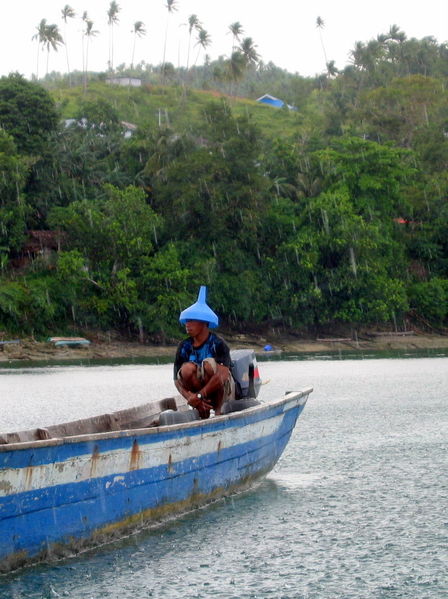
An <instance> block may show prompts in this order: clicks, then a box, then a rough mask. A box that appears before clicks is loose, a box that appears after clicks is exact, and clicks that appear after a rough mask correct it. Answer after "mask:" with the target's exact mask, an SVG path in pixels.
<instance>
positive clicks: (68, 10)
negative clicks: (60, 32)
mask: <svg viewBox="0 0 448 599" xmlns="http://www.w3.org/2000/svg"><path fill="white" fill-rule="evenodd" d="M61 15H62V20H63V21H64V29H65V55H66V58H67V75H68V82H69V85H70V86H71V84H72V80H71V73H70V62H69V58H68V42H67V20H68V19H73V18H74V17H75V16H76V13H75V11H74V10H73V8H72V7H71V6H69V5H68V4H66V5H65V6H64V8H63V9H62V10H61Z"/></svg>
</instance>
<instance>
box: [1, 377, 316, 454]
mask: <svg viewBox="0 0 448 599" xmlns="http://www.w3.org/2000/svg"><path fill="white" fill-rule="evenodd" d="M312 391H313V387H305V388H304V389H302V390H300V391H290V392H288V393H287V394H286V395H285V396H284V397H282V398H280V399H277V400H273V401H270V402H269V403H260V404H259V405H256V406H252V407H250V408H245V409H243V410H239V411H236V412H230V413H229V414H222V415H220V416H215V417H214V418H212V419H206V420H193V421H190V422H182V423H179V424H168V425H164V426H154V427H143V428H127V429H122V430H115V431H104V432H98V433H84V434H78V435H73V436H66V437H52V438H50V439H39V440H35V441H20V442H15V443H5V444H0V453H7V452H11V451H20V450H26V449H34V448H35V449H41V448H45V447H55V446H58V445H65V444H75V443H85V442H89V441H100V440H103V439H104V440H107V439H117V438H120V437H141V436H144V435H161V434H166V433H167V432H171V431H173V432H174V431H179V430H185V431H187V430H194V429H196V428H200V427H204V426H206V425H214V424H215V423H216V424H219V423H223V422H226V421H232V420H237V419H239V418H245V417H246V416H247V415H249V414H253V413H255V412H260V413H261V412H263V411H267V410H269V409H271V408H273V407H277V406H279V405H281V404H283V403H287V402H288V401H291V400H292V399H294V398H296V399H300V398H302V397H305V398H306V399H307V398H308V395H310V393H312ZM306 399H305V401H306ZM304 403H305V402H304ZM142 405H145V404H142ZM134 407H138V406H134ZM130 409H132V408H130ZM120 411H124V410H120ZM114 413H115V412H112V414H114ZM61 424H68V423H61Z"/></svg>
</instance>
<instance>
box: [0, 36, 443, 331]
mask: <svg viewBox="0 0 448 599" xmlns="http://www.w3.org/2000/svg"><path fill="white" fill-rule="evenodd" d="M447 55H448V51H447V48H446V46H445V45H441V46H439V45H437V44H436V43H435V41H434V40H432V38H426V39H424V40H406V38H405V36H404V37H403V36H401V37H400V36H398V35H397V32H396V31H395V36H393V35H389V36H382V37H381V36H379V38H378V39H377V40H373V41H372V42H369V43H367V44H362V43H360V44H357V46H356V47H355V49H354V50H353V64H352V65H350V66H348V67H346V68H345V69H344V70H343V71H341V72H339V73H338V72H336V70H335V69H334V68H333V69H331V68H330V67H331V66H332V65H327V67H328V72H327V73H325V74H324V75H322V76H320V77H316V78H309V79H306V78H302V77H300V76H298V75H291V74H288V73H286V72H285V71H282V70H281V69H277V68H276V67H274V65H262V66H261V67H259V68H258V69H257V68H255V66H254V65H248V64H245V65H242V69H243V72H240V73H239V75H238V77H236V76H235V77H234V79H233V80H231V81H230V82H229V77H227V80H224V79H225V78H223V75H222V71H223V69H224V67H226V68H227V67H228V65H227V66H226V65H223V64H222V65H219V64H215V65H205V66H204V67H201V68H196V67H195V68H194V69H190V72H189V73H185V72H179V73H177V74H176V71H175V70H174V74H173V75H172V80H173V81H172V85H166V86H164V87H157V88H156V87H150V86H142V87H141V88H138V89H131V88H111V87H110V86H107V85H106V84H104V83H99V82H96V83H95V82H93V83H92V82H91V83H90V84H89V88H88V89H87V91H86V90H83V89H80V88H75V87H69V86H67V85H60V86H59V87H58V88H57V89H53V91H51V94H52V95H50V93H49V92H48V91H45V89H44V88H43V87H41V86H40V85H38V84H37V83H31V82H29V81H26V80H25V79H23V78H22V77H20V76H19V75H17V74H15V75H10V76H9V77H4V78H2V79H0V267H1V269H2V270H1V273H2V274H1V278H2V281H1V285H0V327H1V328H2V329H3V330H6V331H10V332H17V333H19V332H20V333H34V334H37V335H45V334H47V333H49V332H52V333H54V332H56V331H61V332H62V331H69V330H83V329H87V328H96V329H104V330H107V329H115V330H120V331H122V332H126V333H128V334H130V335H135V336H137V335H139V336H140V337H141V338H143V337H145V336H146V337H151V338H153V339H158V340H166V339H167V338H171V337H173V336H175V335H177V334H178V325H177V317H178V314H179V311H180V310H181V309H182V308H184V307H185V306H186V305H188V304H189V303H191V302H192V301H193V300H194V298H195V295H196V292H197V288H198V286H199V285H200V284H204V283H205V284H207V285H209V288H210V302H211V304H212V305H213V307H214V308H215V309H216V310H217V311H218V312H219V313H220V315H221V316H222V318H223V320H224V323H226V324H227V325H228V326H232V327H234V328H240V329H243V328H244V327H254V328H256V327H260V326H266V325H269V326H275V327H285V328H289V329H294V330H298V331H300V332H304V333H305V332H308V333H310V332H313V333H317V332H320V331H324V330H326V331H329V332H335V331H337V330H343V329H347V330H350V329H352V330H353V329H358V330H359V329H362V328H363V327H366V326H375V327H377V326H383V325H389V326H399V327H401V326H403V322H404V321H405V320H407V321H409V319H411V320H412V321H413V323H414V324H418V325H419V326H424V327H427V328H430V329H433V330H438V331H443V330H444V327H446V326H447V323H448V236H447V230H448V201H447V197H448V176H447V167H448V97H447V93H446V90H445V88H446V83H447V76H448V72H447V68H446V64H448V63H447V61H446V58H447ZM218 62H219V61H218ZM333 66H334V65H333ZM220 68H221V71H220ZM201 69H202V70H201ZM137 70H138V69H137ZM148 73H149V71H148V72H147V74H148ZM213 73H214V74H213ZM220 73H221V74H220ZM131 74H135V69H134V72H133V73H131ZM140 74H141V75H144V73H143V71H142V69H141V68H140ZM153 74H154V72H153V71H152V75H153ZM162 75H163V76H164V77H167V73H166V72H164V73H163V74H162ZM187 75H188V77H187ZM148 77H149V74H148ZM230 79H231V78H230ZM201 84H202V85H203V86H205V87H211V85H214V87H215V88H217V89H219V88H220V89H221V90H222V91H227V92H229V91H230V92H231V93H232V94H239V95H241V94H242V93H246V94H247V95H249V96H252V97H257V96H258V95H261V94H262V93H265V92H266V93H271V94H273V95H280V96H281V97H282V98H283V99H284V100H285V101H287V102H288V103H290V104H291V105H294V106H295V107H296V108H297V110H288V109H286V108H284V109H273V108H270V107H266V106H260V105H257V104H256V103H254V102H251V101H247V100H246V101H244V100H241V101H240V100H238V101H237V100H236V99H234V97H233V96H230V97H228V98H227V99H223V98H218V99H212V98H211V97H210V96H208V95H206V94H205V93H204V92H201V91H199V90H197V91H195V90H194V89H193V88H194V86H195V85H196V86H199V85H201ZM268 85H269V87H266V86H268ZM229 86H230V87H229ZM58 111H59V116H58ZM69 117H70V120H64V118H65V119H68V118H69ZM129 123H131V124H134V125H135V126H130V124H129ZM126 132H128V133H126ZM130 133H131V134H130ZM42 232H47V236H46V237H45V235H43V234H42ZM33 234H34V237H33ZM39 234H40V237H39ZM31 238H33V239H40V242H39V243H40V247H37V248H36V247H35V244H34V246H33V244H32V243H30V239H31ZM43 239H46V240H47V241H46V242H44V241H42V240H43ZM48 240H50V241H48Z"/></svg>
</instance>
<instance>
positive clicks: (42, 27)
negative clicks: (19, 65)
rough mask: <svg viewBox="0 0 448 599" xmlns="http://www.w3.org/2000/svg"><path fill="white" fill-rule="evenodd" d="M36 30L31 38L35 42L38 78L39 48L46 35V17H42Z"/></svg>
mask: <svg viewBox="0 0 448 599" xmlns="http://www.w3.org/2000/svg"><path fill="white" fill-rule="evenodd" d="M36 30H37V32H36V33H35V34H34V35H33V38H32V39H33V40H36V42H37V62H36V79H39V49H40V46H42V49H43V46H44V44H45V41H46V36H47V19H42V20H41V22H40V23H39V25H38V26H37V27H36Z"/></svg>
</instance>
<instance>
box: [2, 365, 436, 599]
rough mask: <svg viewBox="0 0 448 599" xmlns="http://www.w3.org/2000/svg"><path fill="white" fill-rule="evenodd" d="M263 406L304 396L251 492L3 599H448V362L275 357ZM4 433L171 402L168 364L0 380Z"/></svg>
mask: <svg viewBox="0 0 448 599" xmlns="http://www.w3.org/2000/svg"><path fill="white" fill-rule="evenodd" d="M260 369H261V371H262V376H263V378H264V379H265V380H269V382H268V383H267V384H266V385H265V386H264V387H263V389H262V394H263V397H264V398H270V397H278V396H279V395H280V394H283V392H284V391H285V390H292V389H300V388H303V387H305V386H308V385H312V386H314V389H315V391H314V393H313V394H312V395H311V396H310V399H309V401H308V404H307V406H306V407H305V410H304V412H303V414H302V416H301V417H300V419H299V421H298V425H297V427H296V430H295V432H294V434H293V437H292V439H291V441H290V443H289V445H288V446H287V448H286V451H285V453H284V455H283V457H282V459H281V460H280V462H279V464H278V465H277V467H276V468H275V470H274V471H273V472H272V473H271V474H270V475H269V476H268V478H267V479H266V480H265V481H263V482H262V483H261V484H260V485H259V486H258V487H257V488H256V489H254V490H252V491H250V492H247V493H245V494H242V495H239V496H235V497H232V498H228V499H226V500H222V501H220V502H218V503H216V504H213V505H212V506H209V507H207V508H204V509H201V510H198V511H196V512H194V513H191V514H189V515H187V516H184V517H183V518H180V519H177V520H174V521H172V522H170V523H168V524H165V525H164V526H162V527H159V528H157V529H153V530H147V531H143V532H141V533H139V534H137V535H134V536H132V537H129V538H128V539H126V540H124V541H120V542H117V543H114V544H111V545H107V546H104V547H102V548H100V549H97V550H95V551H92V552H89V553H86V554H84V555H82V556H78V557H75V558H72V559H68V560H65V561H62V562H58V563H57V564H52V565H41V566H38V567H32V568H28V569H26V570H23V571H21V572H19V573H17V574H13V575H8V576H6V577H3V578H0V598H1V599H25V598H26V599H44V598H45V599H46V598H50V597H71V598H73V599H81V598H82V599H90V598H93V599H106V598H107V599H131V598H132V599H140V598H143V597H157V598H177V597H179V598H180V597H182V598H185V597H188V598H190V597H192V598H193V597H197V598H207V597H222V598H237V597H244V598H271V597H272V598H288V599H293V598H294V599H295V598H299V599H300V598H304V599H305V598H307V599H311V598H313V599H314V598H315V599H334V598H341V599H342V598H347V599H352V598H353V599H355V598H357V599H358V598H359V599H361V598H375V599H377V598H378V599H380V598H387V599H389V598H390V599H395V598H397V599H398V598H418V599H429V598H431V599H442V598H443V597H445V596H448V577H447V564H448V541H447V535H448V514H447V506H448V486H447V473H448V459H447V446H448V359H447V358H446V357H440V358H407V359H389V360H387V359H376V360H361V361H360V360H334V359H328V360H314V361H300V362H298V361H297V362H295V361H285V360H281V361H269V362H264V363H262V364H260ZM1 375H2V376H0V405H1V408H2V409H1V419H0V420H1V426H0V430H2V431H4V430H11V429H17V428H22V429H23V428H27V427H32V426H37V425H39V426H44V425H46V424H51V423H53V422H60V421H63V420H66V419H72V418H81V417H84V416H88V415H90V414H92V413H101V412H106V411H111V410H113V409H122V408H124V407H128V406H130V405H133V404H135V403H142V402H144V401H148V399H150V397H152V396H154V394H155V395H156V396H165V395H171V394H172V393H173V385H172V381H171V367H170V365H149V366H148V365H127V366H99V367H90V368H85V367H79V366H71V367H56V368H49V367H47V368H41V369H32V370H29V369H19V370H17V369H16V370H8V371H5V370H4V371H1Z"/></svg>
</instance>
